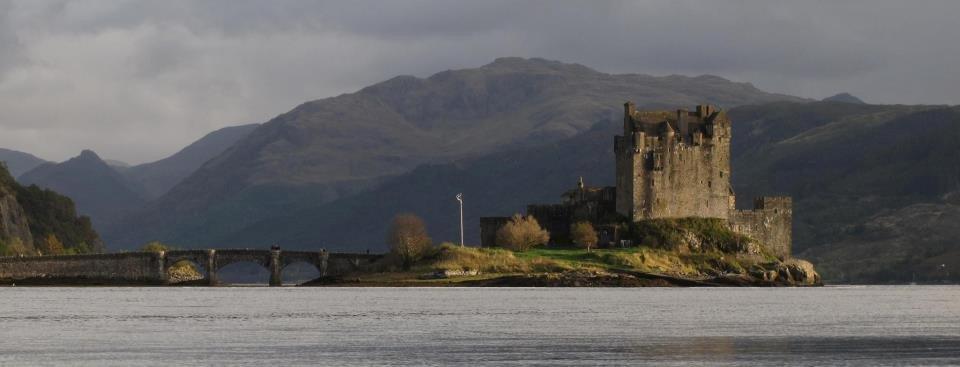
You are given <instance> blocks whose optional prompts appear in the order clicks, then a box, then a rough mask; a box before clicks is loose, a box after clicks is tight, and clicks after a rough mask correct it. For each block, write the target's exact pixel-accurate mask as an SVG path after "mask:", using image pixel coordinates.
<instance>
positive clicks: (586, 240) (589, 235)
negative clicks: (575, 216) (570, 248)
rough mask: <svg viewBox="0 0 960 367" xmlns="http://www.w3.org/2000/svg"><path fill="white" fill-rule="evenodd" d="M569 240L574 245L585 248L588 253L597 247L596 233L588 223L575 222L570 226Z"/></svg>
mask: <svg viewBox="0 0 960 367" xmlns="http://www.w3.org/2000/svg"><path fill="white" fill-rule="evenodd" d="M570 239H571V240H573V243H574V244H575V245H577V246H580V247H583V248H586V249H587V251H588V252H589V251H590V250H591V249H592V248H593V246H596V245H597V241H598V239H597V231H595V230H594V229H593V225H592V224H590V222H577V223H574V224H573V225H571V226H570Z"/></svg>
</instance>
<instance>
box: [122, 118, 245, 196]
mask: <svg viewBox="0 0 960 367" xmlns="http://www.w3.org/2000/svg"><path fill="white" fill-rule="evenodd" d="M257 126H260V125H259V124H249V125H241V126H231V127H225V128H222V129H220V130H217V131H214V132H212V133H209V134H207V135H205V136H204V137H202V138H200V140H197V141H195V142H193V143H192V144H190V145H188V146H187V147H186V148H183V149H181V150H180V151H179V152H177V153H176V154H174V155H172V156H170V157H167V158H164V159H161V160H159V161H156V162H151V163H145V164H141V165H137V166H133V167H128V168H126V169H124V170H121V173H123V175H124V176H126V177H127V178H129V179H130V180H131V181H133V182H135V183H136V184H137V185H139V186H140V187H142V188H143V190H144V192H145V194H146V195H147V197H148V198H151V199H152V198H157V197H160V196H161V195H163V194H165V193H166V192H167V191H169V190H170V188H172V187H173V186H175V185H176V184H178V183H180V181H182V180H183V179H184V178H186V177H187V176H189V175H190V174H191V173H193V172H194V171H196V170H197V169H198V168H200V166H202V165H203V164H204V163H206V162H207V161H209V160H210V159H212V158H213V157H216V156H217V155H220V153H223V152H224V151H225V150H227V148H229V147H230V146H231V145H233V144H235V143H236V142H237V141H239V140H240V139H243V138H245V137H246V136H247V135H249V134H250V132H252V131H253V130H254V129H256V128H257Z"/></svg>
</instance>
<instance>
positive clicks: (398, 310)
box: [0, 286, 960, 366]
mask: <svg viewBox="0 0 960 367" xmlns="http://www.w3.org/2000/svg"><path fill="white" fill-rule="evenodd" d="M824 364H833V365H863V366H882V365H905V364H907V365H960V287H956V286H890V287H887V286H870V287H826V288H816V289H744V288H737V289H719V288H717V289H706V288H700V289H674V288H663V289H661V288H641V289H483V288H445V289H434V288H427V289H424V288H410V289H392V288H280V289H277V288H24V287H17V288H0V365H27V366H35V365H91V366H109V365H122V366H130V365H163V366H169V365H250V366H260V365H328V366H368V365H418V366H419V365H469V366H476V365H480V366H484V365H491V366H493V365H496V366H501V365H550V366H555V365H658V366H664V365H677V366H688V365H711V366H714V365H762V366H767V365H798V366H810V365H824Z"/></svg>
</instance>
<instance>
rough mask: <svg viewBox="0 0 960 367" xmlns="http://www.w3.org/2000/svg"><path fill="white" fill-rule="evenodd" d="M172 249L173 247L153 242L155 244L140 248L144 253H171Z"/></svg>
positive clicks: (151, 243)
mask: <svg viewBox="0 0 960 367" xmlns="http://www.w3.org/2000/svg"><path fill="white" fill-rule="evenodd" d="M172 249H173V247H172V246H170V245H167V244H165V243H163V242H160V241H153V242H150V243H147V244H146V245H143V247H140V251H144V252H162V251H170V250H172Z"/></svg>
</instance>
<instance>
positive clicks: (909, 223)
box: [205, 102, 960, 282]
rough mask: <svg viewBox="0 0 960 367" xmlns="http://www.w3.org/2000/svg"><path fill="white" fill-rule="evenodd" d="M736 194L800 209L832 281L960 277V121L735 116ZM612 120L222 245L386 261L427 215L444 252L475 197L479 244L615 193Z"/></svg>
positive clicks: (408, 177)
mask: <svg viewBox="0 0 960 367" xmlns="http://www.w3.org/2000/svg"><path fill="white" fill-rule="evenodd" d="M728 112H729V116H730V117H731V119H732V121H733V127H734V133H733V134H734V135H733V146H732V151H733V152H732V153H733V167H734V169H733V182H734V187H735V190H736V192H737V195H738V198H739V203H741V206H743V205H748V204H749V203H750V202H751V198H752V197H753V196H754V195H756V194H758V193H764V194H785V195H791V196H793V197H794V205H795V209H794V216H795V221H794V226H795V231H794V236H795V238H794V247H795V253H796V254H797V255H798V256H799V257H803V258H810V259H813V260H815V262H816V263H817V265H818V268H820V269H822V271H823V273H824V274H825V276H827V278H826V279H828V280H830V281H855V282H885V281H910V280H912V279H916V280H918V281H935V280H941V279H943V277H944V276H946V275H947V274H954V276H956V274H957V272H953V273H950V272H947V271H944V270H943V269H942V268H941V267H940V266H941V265H945V266H946V267H948V268H950V269H956V268H958V267H960V248H958V247H957V246H956V243H955V241H953V239H954V238H956V237H955V236H953V235H951V233H954V232H956V230H955V228H954V227H955V226H954V223H955V222H956V220H960V201H958V199H957V198H958V197H960V195H958V194H956V193H957V192H958V188H960V171H958V168H957V167H958V165H957V162H960V149H957V147H958V146H960V135H958V134H960V133H958V132H960V109H958V108H956V107H954V108H947V107H940V106H878V105H855V104H848V103H836V102H816V103H772V104H766V105H760V106H744V107H739V108H733V109H731V110H730V111H728ZM619 125H620V124H619V122H609V121H608V122H605V123H600V124H598V125H596V126H595V127H594V128H593V129H592V130H590V131H587V132H585V133H582V134H580V135H577V136H575V137H573V138H570V139H566V140H562V141H559V142H556V143H551V144H546V145H541V146H537V147H531V148H520V149H514V150H510V151H506V152H500V153H494V154H491V155H488V156H484V157H478V158H471V159H465V160H460V161H457V162H455V163H449V164H439V165H437V164H432V165H425V166H421V167H419V168H417V169H415V170H413V171H411V172H408V173H406V174H403V175H399V176H396V177H393V178H391V179H389V180H387V181H386V182H384V183H383V184H382V185H380V186H379V187H377V188H375V189H373V190H370V191H367V192H363V193H360V194H357V195H352V196H349V197H346V198H342V199H339V200H336V201H333V202H330V203H326V204H321V203H317V204H315V205H314V206H313V207H309V208H303V209H300V210H295V211H290V212H289V213H287V214H286V215H278V216H275V217H273V218H268V219H264V220H261V221H259V222H257V223H254V224H252V225H249V226H246V227H244V228H240V229H238V230H235V231H234V232H233V233H232V234H228V235H222V236H220V237H208V238H205V240H207V241H210V242H212V243H231V244H241V245H249V246H253V245H259V244H264V243H279V244H281V245H283V246H284V247H287V248H316V247H326V248H330V249H337V250H361V251H362V250H365V249H371V250H374V251H379V250H383V249H384V245H383V243H384V240H383V238H384V235H385V234H384V231H385V228H386V227H387V223H388V222H389V220H390V219H391V217H392V216H393V215H395V214H396V213H401V212H414V213H416V214H418V215H420V216H422V217H423V218H424V219H425V220H426V222H427V224H428V227H429V230H430V232H431V236H432V237H433V238H434V239H435V240H437V241H444V240H455V239H456V238H458V212H457V202H456V201H455V200H454V195H455V194H456V193H457V192H463V193H464V196H465V197H466V205H465V208H464V211H465V223H466V237H467V241H468V242H470V243H477V241H478V237H479V227H478V219H479V217H480V216H492V215H509V214H511V213H514V212H517V211H522V210H524V206H525V205H526V204H528V203H537V202H545V203H550V202H558V201H559V199H560V198H559V195H560V194H561V193H562V192H564V191H565V190H567V189H570V188H572V187H573V186H574V184H575V183H576V178H577V177H578V176H583V177H584V178H585V180H586V182H587V184H588V185H596V186H604V185H611V184H612V183H613V176H614V167H613V153H612V147H611V144H612V138H611V137H612V136H613V135H614V134H616V133H617V132H618V131H619V129H620V126H619Z"/></svg>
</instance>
